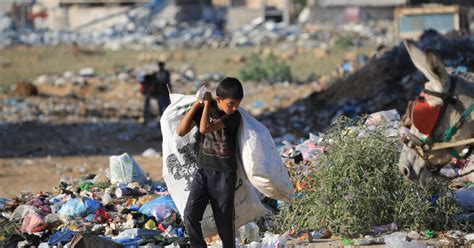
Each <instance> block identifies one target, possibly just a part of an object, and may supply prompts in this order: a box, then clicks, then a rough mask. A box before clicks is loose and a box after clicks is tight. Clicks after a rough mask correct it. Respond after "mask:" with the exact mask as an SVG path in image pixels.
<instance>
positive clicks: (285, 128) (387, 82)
mask: <svg viewBox="0 0 474 248" xmlns="http://www.w3.org/2000/svg"><path fill="white" fill-rule="evenodd" d="M417 46H418V47H420V48H421V49H426V48H428V47H430V48H432V49H434V50H435V51H436V52H437V53H439V54H440V55H441V57H442V58H443V60H444V62H445V64H446V66H447V67H449V70H450V71H451V72H454V73H455V74H459V75H460V76H462V77H466V78H468V79H470V80H471V81H472V79H473V78H474V76H473V74H472V73H471V72H472V71H473V70H474V67H473V63H472V58H473V56H472V55H473V54H474V43H473V42H472V41H471V39H470V38H469V36H465V35H462V34H458V33H452V34H447V35H441V34H439V33H437V32H436V31H434V30H427V31H425V32H424V33H423V34H422V35H421V37H420V39H419V41H417ZM320 80H322V79H320ZM425 80H426V79H425V77H424V76H423V74H422V73H421V72H420V71H418V70H416V68H415V67H414V65H413V63H412V62H411V60H410V58H409V56H408V53H407V51H406V49H405V47H404V46H403V44H400V45H398V46H395V47H393V48H392V49H390V50H387V51H382V52H381V53H380V54H377V55H376V56H375V57H374V58H372V59H371V60H369V61H367V63H366V64H365V66H363V67H362V68H360V69H359V70H357V71H355V72H353V73H350V74H348V75H347V76H345V77H342V78H340V79H337V80H335V81H334V82H329V83H327V82H325V84H326V85H327V88H326V90H324V91H320V92H318V91H317V92H314V93H312V94H311V95H310V96H308V97H307V98H306V99H303V100H300V101H298V102H296V103H295V104H293V105H292V106H290V107H289V108H283V109H279V110H277V111H275V112H270V113H264V114H262V116H260V117H259V119H260V120H261V121H262V122H263V123H264V124H265V125H266V126H267V127H268V128H269V129H270V131H271V132H272V135H273V136H274V137H283V136H286V137H284V139H291V141H294V140H295V138H302V137H304V136H305V135H306V134H307V133H310V132H317V131H324V130H325V129H326V128H327V127H329V125H330V124H331V123H332V122H333V121H334V120H335V119H337V118H338V117H339V116H349V117H356V116H359V115H362V114H369V113H374V112H377V111H381V110H385V109H392V108H393V109H396V110H397V111H398V112H399V113H404V112H405V109H406V107H407V103H408V101H409V100H413V99H414V98H415V97H416V96H417V95H418V94H419V93H420V91H421V89H422V88H423V85H424V83H425Z"/></svg>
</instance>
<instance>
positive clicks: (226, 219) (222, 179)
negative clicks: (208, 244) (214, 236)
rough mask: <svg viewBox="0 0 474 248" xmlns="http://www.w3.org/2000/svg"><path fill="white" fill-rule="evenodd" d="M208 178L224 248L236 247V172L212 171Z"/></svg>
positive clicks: (218, 229)
mask: <svg viewBox="0 0 474 248" xmlns="http://www.w3.org/2000/svg"><path fill="white" fill-rule="evenodd" d="M210 174H212V176H211V175H209V176H208V183H209V195H210V200H211V206H212V212H213V213H214V220H215V221H216V225H217V232H218V233H219V237H220V238H221V240H222V245H223V248H233V247H235V225H234V217H235V216H234V195H235V183H236V181H237V175H236V173H235V172H227V171H212V172H210ZM211 183H212V184H211Z"/></svg>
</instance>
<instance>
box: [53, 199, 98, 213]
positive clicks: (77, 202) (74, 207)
mask: <svg viewBox="0 0 474 248" xmlns="http://www.w3.org/2000/svg"><path fill="white" fill-rule="evenodd" d="M99 207H100V203H99V202H97V201H95V200H92V199H90V198H87V197H86V198H84V201H83V200H82V199H81V198H74V199H71V200H69V201H67V202H66V203H64V205H63V206H62V207H61V209H60V210H59V212H58V213H59V214H60V215H66V216H70V217H73V218H75V217H83V216H86V215H88V214H95V211H97V209H98V208H99Z"/></svg>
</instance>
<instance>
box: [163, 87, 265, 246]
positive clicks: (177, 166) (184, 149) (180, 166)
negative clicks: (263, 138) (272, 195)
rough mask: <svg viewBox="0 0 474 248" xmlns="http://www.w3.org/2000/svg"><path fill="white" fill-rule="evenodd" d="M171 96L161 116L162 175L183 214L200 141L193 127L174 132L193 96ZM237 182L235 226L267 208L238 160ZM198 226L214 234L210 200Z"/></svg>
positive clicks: (251, 218)
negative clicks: (184, 133)
mask: <svg viewBox="0 0 474 248" xmlns="http://www.w3.org/2000/svg"><path fill="white" fill-rule="evenodd" d="M170 97H171V104H170V105H169V106H168V107H167V108H166V110H165V111H164V113H163V115H162V117H161V120H160V122H161V133H162V135H163V178H164V179H165V182H166V186H167V187H168V192H169V193H170V195H171V197H172V198H173V201H174V203H175V205H176V207H177V208H178V211H179V213H180V214H181V215H183V213H184V208H185V206H186V201H187V199H188V195H189V190H190V185H191V182H192V179H193V175H194V172H195V171H196V170H197V165H196V163H197V155H198V153H197V152H198V145H199V144H198V143H197V141H196V139H195V137H196V136H195V135H198V132H197V128H196V127H195V128H193V129H192V130H191V131H190V132H189V133H188V134H186V135H185V136H184V137H179V136H178V135H177V134H176V128H177V126H178V124H179V122H180V121H181V119H182V118H183V115H184V113H185V112H186V111H187V110H188V109H189V108H190V107H191V105H192V104H193V102H194V101H195V100H196V96H184V95H178V94H171V95H170ZM237 182H241V183H242V184H241V185H240V186H238V188H237V189H236V191H235V197H234V205H235V227H236V228H238V227H239V226H241V225H244V224H246V223H248V222H250V221H252V220H254V219H255V218H257V217H258V216H261V215H263V214H265V212H267V209H266V208H265V207H264V206H263V204H262V203H261V201H260V199H259V197H258V194H257V192H256V190H255V189H254V188H253V186H252V185H251V184H250V182H249V181H248V179H247V178H246V177H245V174H244V172H243V171H242V165H241V164H239V165H238V169H237ZM201 227H202V231H203V234H204V236H206V237H208V236H211V235H214V234H217V228H216V225H215V222H214V218H213V214H212V209H211V206H210V204H209V205H208V206H207V208H206V210H205V212H204V216H203V220H202V221H201Z"/></svg>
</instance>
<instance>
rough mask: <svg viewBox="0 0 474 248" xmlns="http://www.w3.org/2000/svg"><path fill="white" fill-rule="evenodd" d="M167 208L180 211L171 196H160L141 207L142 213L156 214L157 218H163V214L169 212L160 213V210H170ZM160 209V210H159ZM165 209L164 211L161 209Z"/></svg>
mask: <svg viewBox="0 0 474 248" xmlns="http://www.w3.org/2000/svg"><path fill="white" fill-rule="evenodd" d="M166 209H169V210H172V211H174V212H178V209H177V208H176V205H174V202H173V199H171V196H169V195H167V196H159V197H157V198H155V199H153V200H151V201H149V202H147V203H145V204H143V206H142V207H141V208H140V213H142V214H145V215H148V216H154V217H155V218H156V219H157V220H159V219H162V218H163V216H165V215H167V213H163V214H159V213H160V212H163V211H165V212H168V211H166ZM157 210H160V211H157ZM161 210H163V211H161Z"/></svg>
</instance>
